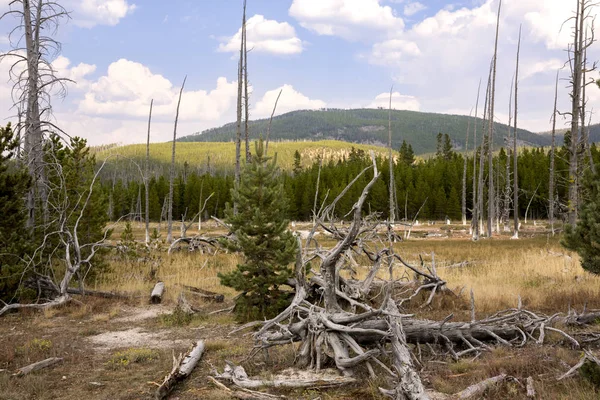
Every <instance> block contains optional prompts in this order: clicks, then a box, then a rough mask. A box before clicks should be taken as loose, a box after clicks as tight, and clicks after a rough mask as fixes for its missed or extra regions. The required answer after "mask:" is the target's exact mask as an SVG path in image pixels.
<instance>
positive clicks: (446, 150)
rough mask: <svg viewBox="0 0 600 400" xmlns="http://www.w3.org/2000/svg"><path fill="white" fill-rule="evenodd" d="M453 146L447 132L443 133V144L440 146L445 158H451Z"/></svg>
mask: <svg viewBox="0 0 600 400" xmlns="http://www.w3.org/2000/svg"><path fill="white" fill-rule="evenodd" d="M453 147H454V146H452V141H451V140H450V136H448V134H447V133H446V134H444V145H443V146H442V155H443V156H444V159H445V160H448V161H449V160H451V159H452V156H453V155H454V152H453V151H452V149H453Z"/></svg>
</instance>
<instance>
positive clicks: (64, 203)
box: [0, 159, 112, 316]
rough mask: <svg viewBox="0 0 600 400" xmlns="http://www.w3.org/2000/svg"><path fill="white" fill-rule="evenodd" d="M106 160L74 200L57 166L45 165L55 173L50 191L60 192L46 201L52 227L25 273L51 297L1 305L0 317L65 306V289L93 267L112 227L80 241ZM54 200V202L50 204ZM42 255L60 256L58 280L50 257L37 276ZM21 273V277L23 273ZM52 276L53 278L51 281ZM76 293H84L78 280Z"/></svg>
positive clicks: (68, 292)
mask: <svg viewBox="0 0 600 400" xmlns="http://www.w3.org/2000/svg"><path fill="white" fill-rule="evenodd" d="M107 160H108V159H106V160H104V162H103V163H102V165H101V166H100V168H99V169H98V171H96V173H95V174H94V177H93V179H92V180H91V182H90V184H89V186H88V187H87V188H86V189H85V190H83V191H81V192H80V193H78V194H77V196H75V198H69V197H70V196H69V195H68V194H67V190H68V188H67V185H66V184H65V177H64V175H63V174H62V168H61V166H60V165H59V164H58V163H57V162H56V163H48V162H47V163H46V167H47V168H49V169H50V168H52V170H53V173H55V174H58V176H59V178H60V179H59V182H58V184H57V185H55V186H50V192H51V193H56V192H60V193H59V194H58V195H56V194H54V196H53V197H52V198H51V199H50V200H49V204H48V207H49V209H50V211H51V212H52V215H53V218H54V220H55V226H56V228H54V229H52V230H51V231H50V232H47V233H46V234H45V235H44V237H43V239H42V241H41V244H40V245H39V246H38V247H37V248H36V249H35V250H34V251H33V253H32V254H31V256H30V258H29V260H28V263H27V266H26V268H25V272H28V271H31V270H35V271H36V275H37V277H36V279H37V280H38V282H43V283H44V285H45V286H46V288H45V289H46V290H45V291H46V292H48V293H50V294H51V295H52V298H48V299H46V301H43V302H41V303H32V304H19V303H14V304H4V306H3V307H2V308H0V316H2V315H3V314H5V313H6V312H8V311H11V310H18V309H23V308H33V309H46V308H50V307H54V306H58V305H61V304H65V303H68V302H69V301H70V300H71V299H72V298H71V293H72V290H71V288H70V287H69V285H70V284H71V282H72V281H73V279H74V278H76V277H81V276H85V275H86V274H87V272H89V270H90V269H91V268H93V261H94V257H95V256H96V254H97V253H98V251H99V250H101V249H102V248H106V247H110V245H109V244H108V243H107V239H108V236H109V234H110V232H111V230H112V229H111V228H112V227H107V228H106V229H105V230H104V234H103V236H102V237H101V238H100V239H99V240H97V241H95V242H84V241H83V240H82V238H83V237H85V232H86V230H87V227H86V226H84V222H83V221H84V220H85V216H86V212H87V211H88V207H89V206H90V204H91V199H92V196H93V195H94V192H95V190H98V188H97V187H96V182H97V181H98V177H99V174H100V172H101V171H102V169H103V168H104V166H105V165H106V162H107ZM54 200H56V201H54ZM52 243H54V246H55V248H54V249H49V246H50V245H51V244H52ZM45 252H50V253H51V254H58V253H59V252H63V253H64V258H63V259H62V262H63V263H64V272H62V277H60V275H58V274H56V271H54V267H55V265H53V262H54V261H53V259H52V257H49V259H48V261H47V262H48V264H50V265H48V266H46V270H47V271H49V272H48V274H47V275H40V273H39V272H37V270H39V269H40V268H37V269H36V267H39V266H38V265H36V264H37V263H38V262H39V260H40V259H46V257H45V256H44V253H45ZM25 272H24V274H25ZM51 276H54V277H55V278H54V279H53V278H51ZM79 283H80V292H79V293H81V294H84V293H85V292H84V288H83V281H82V280H81V279H80V282H79Z"/></svg>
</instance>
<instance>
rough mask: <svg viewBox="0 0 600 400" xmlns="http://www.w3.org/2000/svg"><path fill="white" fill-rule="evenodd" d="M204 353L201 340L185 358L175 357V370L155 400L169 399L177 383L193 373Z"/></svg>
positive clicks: (165, 380)
mask: <svg viewBox="0 0 600 400" xmlns="http://www.w3.org/2000/svg"><path fill="white" fill-rule="evenodd" d="M203 353H204V341H203V340H199V341H198V342H197V343H196V345H195V346H194V347H193V348H192V350H191V351H190V352H189V353H188V354H187V355H186V356H185V357H183V358H182V356H179V358H175V357H174V356H173V370H172V371H171V373H170V374H169V375H167V376H166V377H165V379H164V381H163V383H162V384H161V385H160V386H159V388H158V389H157V390H156V394H155V398H156V399H157V400H162V399H164V398H165V397H167V396H168V395H169V393H171V391H172V390H173V388H174V387H175V385H176V384H177V383H179V382H181V381H183V380H185V379H186V378H187V377H188V376H189V375H190V374H191V373H192V371H193V369H194V368H195V367H196V365H197V364H198V362H199V361H200V358H201V357H202V354H203Z"/></svg>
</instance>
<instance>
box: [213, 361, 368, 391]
mask: <svg viewBox="0 0 600 400" xmlns="http://www.w3.org/2000/svg"><path fill="white" fill-rule="evenodd" d="M216 378H218V379H224V380H227V381H230V382H233V383H234V384H235V385H237V386H239V387H241V388H244V389H257V388H260V387H265V386H266V387H277V388H296V389H297V388H330V387H339V386H343V385H347V384H350V383H355V382H356V379H355V378H351V377H344V376H339V375H338V374H337V373H335V374H334V373H328V371H324V370H321V371H320V372H319V373H311V372H310V371H297V370H291V369H288V370H286V371H283V373H282V374H279V375H274V376H273V378H272V379H253V378H249V377H248V374H247V373H246V371H245V370H244V367H242V366H239V365H238V366H235V365H232V364H230V363H227V365H225V370H224V371H223V373H222V374H217V375H216Z"/></svg>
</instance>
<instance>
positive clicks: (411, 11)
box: [404, 1, 427, 17]
mask: <svg viewBox="0 0 600 400" xmlns="http://www.w3.org/2000/svg"><path fill="white" fill-rule="evenodd" d="M426 9H427V6H426V5H424V4H423V3H419V2H418V1H415V2H414V3H408V4H407V5H405V6H404V15H406V16H407V17H410V16H412V15H415V14H417V13H420V12H421V11H423V10H426Z"/></svg>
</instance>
